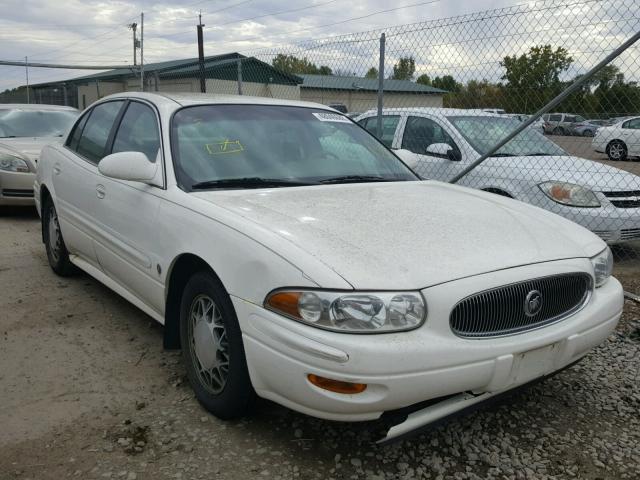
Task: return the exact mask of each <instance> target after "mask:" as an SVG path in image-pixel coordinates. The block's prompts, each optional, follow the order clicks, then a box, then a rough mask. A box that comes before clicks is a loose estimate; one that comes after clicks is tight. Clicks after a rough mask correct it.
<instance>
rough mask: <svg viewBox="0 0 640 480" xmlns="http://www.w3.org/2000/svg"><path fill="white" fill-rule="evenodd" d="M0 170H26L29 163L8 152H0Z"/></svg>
mask: <svg viewBox="0 0 640 480" xmlns="http://www.w3.org/2000/svg"><path fill="white" fill-rule="evenodd" d="M0 170H5V171H7V172H28V171H29V165H27V162H25V161H24V160H22V159H21V158H19V157H14V156H13V155H9V154H8V153H0Z"/></svg>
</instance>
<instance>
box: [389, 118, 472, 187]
mask: <svg viewBox="0 0 640 480" xmlns="http://www.w3.org/2000/svg"><path fill="white" fill-rule="evenodd" d="M396 154H397V155H398V156H399V157H400V158H402V159H403V160H404V161H405V162H406V163H407V164H408V165H409V166H411V167H412V168H413V169H414V171H415V172H416V173H417V174H418V175H420V176H421V177H422V178H425V179H427V178H428V179H434V180H442V181H447V180H450V179H451V178H452V177H454V176H455V175H456V174H457V173H459V172H461V171H462V170H463V169H464V168H465V167H466V166H467V164H466V163H465V162H463V160H464V159H463V155H462V152H461V150H460V148H459V147H458V145H457V143H456V142H455V140H454V139H453V137H452V136H451V135H450V134H449V132H448V131H447V130H446V128H445V127H443V126H442V125H440V123H438V122H437V121H435V120H434V119H431V118H427V117H422V116H412V115H410V116H409V117H408V118H407V120H406V123H405V125H404V129H403V130H402V133H401V144H400V150H397V151H396Z"/></svg>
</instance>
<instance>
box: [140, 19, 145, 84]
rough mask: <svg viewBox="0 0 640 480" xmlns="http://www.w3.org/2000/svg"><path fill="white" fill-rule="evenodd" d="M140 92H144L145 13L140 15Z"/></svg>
mask: <svg viewBox="0 0 640 480" xmlns="http://www.w3.org/2000/svg"><path fill="white" fill-rule="evenodd" d="M140 91H141V92H144V12H142V13H140Z"/></svg>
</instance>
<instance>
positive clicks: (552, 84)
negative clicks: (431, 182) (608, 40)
mask: <svg viewBox="0 0 640 480" xmlns="http://www.w3.org/2000/svg"><path fill="white" fill-rule="evenodd" d="M573 63H574V59H573V58H572V57H571V56H570V55H569V53H568V51H567V50H566V49H564V48H562V47H558V48H555V49H554V48H553V47H552V46H551V45H539V46H534V47H531V48H530V49H529V50H528V51H527V52H526V53H523V54H522V55H513V56H509V55H507V56H505V57H504V58H503V59H502V61H501V62H500V66H501V67H502V68H503V70H504V74H503V75H502V77H501V79H500V81H497V82H495V81H494V82H492V81H489V80H486V79H482V80H478V79H470V80H468V81H466V82H460V81H458V80H456V78H455V77H454V76H452V75H443V76H435V77H433V78H431V77H430V76H429V75H428V74H426V73H423V74H421V75H419V76H417V78H415V79H414V77H415V74H416V64H415V59H414V58H413V57H412V56H406V57H402V58H399V59H398V61H397V62H396V63H395V64H394V66H393V71H392V72H391V73H390V75H389V76H388V78H389V79H394V80H408V81H415V82H416V83H419V84H422V85H428V86H432V87H435V88H439V89H442V90H446V91H447V92H448V93H446V94H445V96H444V100H443V103H444V106H445V107H454V108H504V109H505V110H506V111H507V112H510V113H525V114H531V113H534V112H536V111H537V110H539V109H540V108H541V107H543V106H544V105H545V104H546V103H548V102H549V101H550V100H551V99H552V98H554V97H555V96H556V95H558V94H559V93H560V92H562V91H563V90H564V89H565V88H567V87H568V86H569V85H570V84H571V83H572V82H573V81H574V80H576V79H577V78H578V77H576V78H573V79H571V80H569V81H566V80H562V79H561V78H562V76H563V74H564V73H565V72H567V71H568V70H569V69H570V67H571V66H572V65H573ZM272 64H273V66H274V67H276V68H279V69H281V70H284V71H286V72H288V73H294V74H295V73H314V74H319V75H332V74H333V72H332V69H331V68H329V67H328V66H322V65H321V66H317V65H315V64H314V63H313V62H311V61H309V60H308V59H307V58H297V57H295V56H292V55H284V54H279V55H277V56H276V57H275V58H274V60H273V62H272ZM365 77H366V78H377V77H378V69H377V68H375V67H371V68H370V69H369V70H368V71H367V73H366V74H365ZM554 110H555V111H562V112H570V113H577V114H580V115H583V116H585V117H589V118H596V117H597V118H607V117H610V116H617V115H624V114H629V115H634V114H639V113H640V86H638V83H637V82H636V81H627V80H626V79H625V76H624V74H623V73H622V72H621V71H620V69H619V68H618V67H616V66H615V65H608V66H606V67H604V68H602V69H601V70H600V71H599V72H598V73H596V74H595V75H594V76H593V77H592V78H591V79H590V80H589V82H587V84H585V85H584V87H583V88H582V89H580V90H579V91H578V92H576V93H574V94H573V95H571V96H570V97H569V98H567V99H566V100H565V101H563V102H562V104H560V105H559V106H558V107H556V108H555V109H554Z"/></svg>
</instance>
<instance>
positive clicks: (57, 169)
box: [53, 163, 62, 175]
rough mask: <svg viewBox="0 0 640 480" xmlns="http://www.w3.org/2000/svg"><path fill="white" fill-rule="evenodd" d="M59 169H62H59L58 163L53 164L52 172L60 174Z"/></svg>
mask: <svg viewBox="0 0 640 480" xmlns="http://www.w3.org/2000/svg"><path fill="white" fill-rule="evenodd" d="M61 171H62V170H60V164H58V163H56V164H55V165H54V166H53V173H54V174H55V175H60V172H61Z"/></svg>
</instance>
